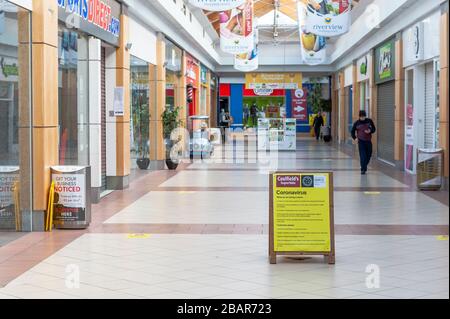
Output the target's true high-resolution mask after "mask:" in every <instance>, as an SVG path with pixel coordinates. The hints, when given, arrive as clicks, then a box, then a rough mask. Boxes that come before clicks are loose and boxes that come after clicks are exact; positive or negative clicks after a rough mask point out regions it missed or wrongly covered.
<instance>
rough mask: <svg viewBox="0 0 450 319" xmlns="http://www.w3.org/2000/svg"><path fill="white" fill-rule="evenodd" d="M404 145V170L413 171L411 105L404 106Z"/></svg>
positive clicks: (412, 116) (412, 118) (412, 117)
mask: <svg viewBox="0 0 450 319" xmlns="http://www.w3.org/2000/svg"><path fill="white" fill-rule="evenodd" d="M405 145H406V156H405V169H406V170H408V171H414V167H413V166H414V107H413V105H412V104H408V105H407V106H406V129H405Z"/></svg>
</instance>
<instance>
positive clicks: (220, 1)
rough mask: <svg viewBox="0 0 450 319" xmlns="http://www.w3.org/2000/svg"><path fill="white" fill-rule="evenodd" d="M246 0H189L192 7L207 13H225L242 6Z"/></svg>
mask: <svg viewBox="0 0 450 319" xmlns="http://www.w3.org/2000/svg"><path fill="white" fill-rule="evenodd" d="M245 1H246V0H189V3H190V4H191V5H193V6H194V7H197V8H200V9H203V10H207V11H225V10H230V9H234V8H236V7H239V6H240V5H242V4H244V3H245Z"/></svg>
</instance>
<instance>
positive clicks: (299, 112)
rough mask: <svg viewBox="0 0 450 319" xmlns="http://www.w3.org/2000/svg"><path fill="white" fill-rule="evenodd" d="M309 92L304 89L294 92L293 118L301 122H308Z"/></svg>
mask: <svg viewBox="0 0 450 319" xmlns="http://www.w3.org/2000/svg"><path fill="white" fill-rule="evenodd" d="M307 97H308V91H307V90H306V89H305V88H303V89H298V90H292V117H293V118H295V119H297V120H300V121H307V120H308V99H307Z"/></svg>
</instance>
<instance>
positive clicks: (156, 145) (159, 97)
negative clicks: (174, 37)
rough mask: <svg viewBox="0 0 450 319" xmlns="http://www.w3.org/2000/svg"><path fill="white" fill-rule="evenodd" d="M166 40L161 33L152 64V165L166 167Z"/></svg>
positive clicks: (152, 166) (153, 166)
mask: <svg viewBox="0 0 450 319" xmlns="http://www.w3.org/2000/svg"><path fill="white" fill-rule="evenodd" d="M165 59H166V42H165V38H164V35H163V34H161V33H159V34H158V37H157V42H156V65H150V76H149V78H150V165H151V168H152V169H164V167H165V164H164V160H165V156H166V155H165V146H164V137H163V125H162V120H161V115H162V113H163V112H164V109H165V107H166V69H165V67H164V62H165Z"/></svg>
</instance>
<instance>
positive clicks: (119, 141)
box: [108, 7, 130, 189]
mask: <svg viewBox="0 0 450 319" xmlns="http://www.w3.org/2000/svg"><path fill="white" fill-rule="evenodd" d="M128 32H129V23H128V16H127V12H126V8H125V7H124V8H123V12H122V14H121V15H120V39H119V47H118V48H117V49H116V86H117V87H123V88H124V100H123V102H124V115H123V116H117V117H116V175H115V176H108V177H109V181H111V182H108V186H109V185H111V186H112V187H111V188H113V189H124V188H127V187H128V186H129V175H130V53H129V51H128V50H127V49H126V45H127V43H128V38H129V34H128Z"/></svg>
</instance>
